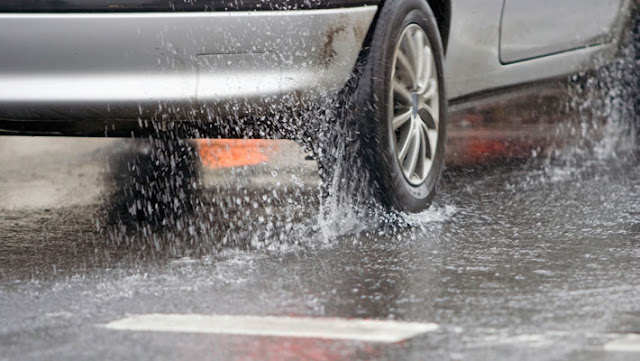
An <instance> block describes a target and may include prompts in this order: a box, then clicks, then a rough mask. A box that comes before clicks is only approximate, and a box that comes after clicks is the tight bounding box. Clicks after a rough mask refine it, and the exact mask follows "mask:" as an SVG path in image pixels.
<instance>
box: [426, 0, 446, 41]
mask: <svg viewBox="0 0 640 361" xmlns="http://www.w3.org/2000/svg"><path fill="white" fill-rule="evenodd" d="M426 1H427V3H428V4H429V7H430V8H431V11H433V15H434V16H435V17H436V21H437V22H438V30H440V36H441V37H442V46H443V48H444V51H445V53H446V52H447V44H448V43H449V30H450V27H451V0H426Z"/></svg>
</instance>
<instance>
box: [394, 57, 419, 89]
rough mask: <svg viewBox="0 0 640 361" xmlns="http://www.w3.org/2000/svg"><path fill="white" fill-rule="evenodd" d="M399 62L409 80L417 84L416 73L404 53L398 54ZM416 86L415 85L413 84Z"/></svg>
mask: <svg viewBox="0 0 640 361" xmlns="http://www.w3.org/2000/svg"><path fill="white" fill-rule="evenodd" d="M398 62H399V63H400V65H401V66H402V68H403V69H404V70H405V71H406V72H407V75H408V76H409V79H411V80H412V81H413V82H415V79H416V71H415V69H414V68H413V65H412V64H411V63H410V62H409V59H407V57H406V56H405V55H404V53H403V52H398ZM412 85H415V84H412Z"/></svg>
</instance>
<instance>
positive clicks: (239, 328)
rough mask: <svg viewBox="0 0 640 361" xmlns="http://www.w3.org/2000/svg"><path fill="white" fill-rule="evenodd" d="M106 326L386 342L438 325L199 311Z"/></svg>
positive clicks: (142, 317)
mask: <svg viewBox="0 0 640 361" xmlns="http://www.w3.org/2000/svg"><path fill="white" fill-rule="evenodd" d="M104 327H106V328H108V329H112V330H122V331H152V332H153V331H155V332H185V333H209V334H231V335H250V336H279V337H312V338H324V339H340V340H354V341H368V342H387V343H393V342H400V341H404V340H407V339H410V338H412V337H415V336H418V335H421V334H424V333H427V332H433V331H435V330H437V329H438V325H437V324H435V323H417V322H399V321H383V320H362V319H341V318H303V317H269V316H267V317H260V316H228V315H196V314H185V315H181V314H148V315H133V316H130V317H127V318H123V319H120V320H116V321H112V322H109V323H108V324H106V325H104Z"/></svg>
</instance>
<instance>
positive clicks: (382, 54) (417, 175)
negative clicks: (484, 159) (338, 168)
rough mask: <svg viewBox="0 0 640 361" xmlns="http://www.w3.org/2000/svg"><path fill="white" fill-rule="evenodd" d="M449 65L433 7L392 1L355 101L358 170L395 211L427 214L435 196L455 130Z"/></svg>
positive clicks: (406, 0)
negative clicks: (449, 131) (449, 129)
mask: <svg viewBox="0 0 640 361" xmlns="http://www.w3.org/2000/svg"><path fill="white" fill-rule="evenodd" d="M410 42H413V43H410ZM416 45H418V46H416ZM416 47H417V48H418V49H420V48H421V49H422V51H414V49H415V48H416ZM429 54H431V56H429ZM420 59H422V60H421V61H420ZM429 59H431V60H429ZM443 63H444V50H443V46H442V40H441V37H440V33H439V30H438V27H437V23H436V20H435V17H434V15H433V13H432V11H431V9H430V8H429V6H428V4H427V2H426V1H425V0H396V1H387V2H385V4H384V7H383V8H382V10H381V12H380V14H379V16H378V21H377V23H376V25H375V29H374V31H373V36H372V38H371V43H370V47H369V49H368V52H367V55H366V58H365V61H364V69H363V70H362V73H361V74H360V76H359V79H358V82H357V85H356V89H355V93H354V95H353V102H354V104H353V107H352V109H354V110H355V114H356V115H355V119H352V120H351V122H352V124H353V126H355V127H356V129H355V133H356V134H357V137H358V140H359V142H360V145H359V154H360V157H361V161H360V162H358V163H359V164H361V166H362V167H363V170H364V172H365V173H366V175H367V177H368V178H369V179H370V182H371V183H372V184H371V186H372V187H373V188H374V194H375V196H376V198H377V199H378V201H379V202H380V203H381V204H382V205H383V206H385V207H386V208H388V209H391V210H397V211H403V212H420V211H422V210H424V209H426V208H428V207H429V205H430V203H431V201H432V199H433V197H434V195H435V192H436V187H437V185H438V182H439V179H440V176H441V173H442V170H443V168H444V148H445V141H446V125H447V98H446V92H445V84H444V71H443ZM420 64H422V65H420ZM394 119H395V120H394Z"/></svg>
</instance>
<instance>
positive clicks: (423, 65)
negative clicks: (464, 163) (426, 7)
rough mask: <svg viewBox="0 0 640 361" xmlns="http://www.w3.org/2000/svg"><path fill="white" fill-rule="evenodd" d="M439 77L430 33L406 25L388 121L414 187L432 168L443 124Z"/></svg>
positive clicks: (397, 53) (397, 52)
mask: <svg viewBox="0 0 640 361" xmlns="http://www.w3.org/2000/svg"><path fill="white" fill-rule="evenodd" d="M438 93H439V92H438V74H437V70H436V64H435V58H434V56H433V52H432V51H431V44H430V43H429V39H428V38H427V34H426V33H425V32H424V30H422V28H421V27H420V26H418V25H416V24H411V25H409V26H407V27H406V28H405V29H404V31H403V32H402V35H401V36H400V41H399V42H398V43H397V44H396V48H395V51H394V55H393V67H392V72H391V90H390V94H389V105H390V106H389V116H388V117H389V122H390V127H389V129H390V130H391V138H392V139H393V145H394V150H395V155H396V157H397V158H398V162H399V164H400V168H402V173H403V174H404V176H405V178H406V179H407V181H408V182H409V183H411V184H412V185H414V186H417V185H420V184H422V183H423V182H424V181H425V180H426V179H427V177H428V176H429V173H430V171H431V169H432V166H433V163H434V160H435V159H436V155H437V154H436V152H437V150H438V147H437V145H438V130H439V123H440V114H439V104H440V103H439V100H440V99H439V94H438Z"/></svg>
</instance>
